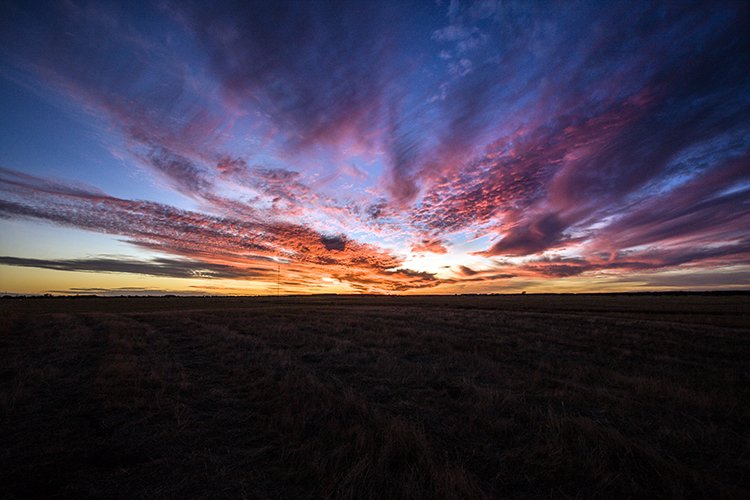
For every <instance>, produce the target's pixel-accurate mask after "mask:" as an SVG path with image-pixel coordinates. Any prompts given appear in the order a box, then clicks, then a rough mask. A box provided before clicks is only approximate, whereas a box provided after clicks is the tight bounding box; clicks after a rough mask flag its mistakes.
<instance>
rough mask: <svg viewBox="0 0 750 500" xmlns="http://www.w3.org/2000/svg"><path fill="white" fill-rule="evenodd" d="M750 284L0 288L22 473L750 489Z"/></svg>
mask: <svg viewBox="0 0 750 500" xmlns="http://www.w3.org/2000/svg"><path fill="white" fill-rule="evenodd" d="M749 311H750V295H728V296H700V295H682V296H665V295H658V296H507V297H503V296H500V297H428V298H404V297H396V298H387V297H385V298H377V297H362V298H353V297H324V298H320V297H319V298H306V299H305V298H283V297H282V298H278V299H277V298H273V299H260V298H254V299H239V298H237V299H227V298H225V299H218V298H213V299H178V298H171V299H170V298H162V299H34V300H32V299H23V300H18V299H13V300H2V301H0V430H1V431H2V432H0V496H2V497H14V496H15V497H29V496H43V497H50V496H62V497H76V498H90V497H106V498H139V497H148V498H162V497H173V498H188V497H193V498H194V497H248V498H295V499H296V498H321V497H331V498H373V499H375V498H378V499H381V498H382V499H385V498H471V499H474V498H485V497H540V496H541V497H555V498H559V497H565V496H572V497H576V496H579V497H591V496H596V497H613V496H614V497H624V496H634V497H653V496H659V497H665V496H667V497H683V496H688V497H694V496H701V497H713V498H715V497H735V498H750V476H749V475H748V472H750V443H749V441H750V438H749V432H748V427H749V426H750V316H749V315H748V312H749Z"/></svg>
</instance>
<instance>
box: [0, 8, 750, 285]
mask: <svg viewBox="0 0 750 500" xmlns="http://www.w3.org/2000/svg"><path fill="white" fill-rule="evenodd" d="M0 110H1V112H0V293H22V294H26V293H34V294H37V293H53V294H54V293H60V294H69V293H76V294H94V293H95V294H103V295H107V294H114V295H119V294H146V293H148V294H160V293H181V294H200V295H202V294H248V295H256V294H260V295H262V294H277V293H281V294H308V293H404V294H441V293H445V294H454V293H517V292H521V291H528V292H530V293H531V292H612V291H658V290H721V289H748V288H750V4H748V2H746V1H736V2H732V1H721V0H712V1H709V2H687V1H678V2H658V1H633V0H630V1H622V2H607V1H603V0H596V1H575V0H572V1H565V2H533V1H526V0H523V1H505V0H503V1H499V0H498V1H495V0H477V1H473V2H472V1H460V0H450V1H449V0H443V1H424V2H416V1H395V0H393V1H383V2H361V1H351V2H336V1H328V2H322V1H315V0H309V1H292V2H283V1H268V2H244V1H241V2H200V1H196V2H189V1H171V0H160V1H154V2H112V3H108V2H106V1H94V2H84V1H80V0H60V1H56V2H34V1H28V0H25V1H21V2H13V1H10V2H3V3H2V5H1V6H0Z"/></svg>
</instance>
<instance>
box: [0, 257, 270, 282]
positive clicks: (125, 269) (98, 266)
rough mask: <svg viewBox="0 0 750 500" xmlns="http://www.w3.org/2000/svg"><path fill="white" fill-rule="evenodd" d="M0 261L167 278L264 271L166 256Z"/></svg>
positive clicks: (250, 274)
mask: <svg viewBox="0 0 750 500" xmlns="http://www.w3.org/2000/svg"><path fill="white" fill-rule="evenodd" d="M0 264H2V265H6V266H19V267H36V268H40V269H53V270H56V271H88V272H104V273H131V274H145V275H149V276H164V277H170V278H201V279H214V278H227V279H250V278H253V277H257V276H262V275H263V274H264V271H265V269H263V268H239V267H237V268H236V267H232V266H226V265H221V264H210V263H205V262H197V261H190V260H184V259H167V258H156V259H152V260H145V261H144V260H134V259H129V258H108V257H99V258H90V259H61V260H49V259H30V258H21V257H7V256H0Z"/></svg>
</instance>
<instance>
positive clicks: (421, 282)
mask: <svg viewBox="0 0 750 500" xmlns="http://www.w3.org/2000/svg"><path fill="white" fill-rule="evenodd" d="M0 174H1V175H0V217H5V218H14V219H19V218H21V219H37V220H44V221H49V222H53V223H56V224H59V225H63V226H68V227H75V228H79V229H85V230H89V231H95V232H101V233H107V234H113V235H118V236H122V237H125V238H126V239H127V241H128V242H129V243H131V244H133V245H136V246H138V247H141V248H145V249H149V250H154V251H159V252H163V253H168V254H170V255H173V256H175V257H176V258H178V259H187V260H188V261H189V262H182V260H161V261H160V260H154V261H152V262H151V265H150V266H148V265H145V264H144V263H138V262H124V263H123V264H121V267H120V269H123V271H121V272H140V271H149V272H164V273H167V272H169V273H173V274H174V273H176V274H183V275H184V274H185V273H188V272H193V271H196V270H197V272H200V271H201V269H203V270H206V273H205V277H216V276H217V275H220V276H222V277H234V278H239V277H247V276H248V275H249V276H259V277H262V269H263V268H265V269H267V270H271V271H273V270H274V269H275V268H276V261H277V260H279V259H284V260H286V261H288V262H290V263H292V265H291V266H290V267H288V268H287V271H288V272H293V273H296V274H299V275H300V279H301V280H302V281H304V282H308V283H310V282H312V283H314V282H317V281H318V280H319V278H320V277H322V276H327V275H328V276H342V278H340V279H341V280H342V281H347V280H348V282H350V283H351V284H353V285H356V286H357V287H359V288H362V287H365V288H367V289H368V290H383V291H387V290H394V289H408V288H416V287H423V286H434V285H435V284H437V282H436V280H435V279H434V278H433V277H432V276H431V275H429V276H428V275H422V274H419V273H416V274H413V273H412V272H411V271H409V270H407V269H400V267H401V263H402V260H401V259H399V258H397V257H395V256H393V255H391V254H390V253H388V252H386V251H383V250H380V249H378V248H376V247H374V246H372V245H367V244H363V243H358V242H355V241H352V240H349V239H346V238H344V237H342V236H327V235H322V234H320V233H318V232H316V231H314V230H312V229H310V228H308V227H306V226H302V225H299V224H291V223H285V222H271V223H269V222H259V221H250V220H247V219H234V218H230V217H219V216H212V215H207V214H202V213H199V212H194V211H189V210H181V209H177V208H174V207H171V206H169V205H165V204H161V203H155V202H148V201H137V200H125V199H121V198H115V197H111V196H108V195H105V194H102V193H99V192H96V193H94V192H88V191H85V190H81V189H77V188H76V189H73V188H68V187H66V186H64V185H55V184H50V183H49V182H47V181H44V180H43V179H38V178H35V177H33V176H29V175H25V174H17V173H15V172H13V171H10V170H7V169H5V170H0ZM8 258H9V259H13V258H12V257H8ZM14 262H16V265H23V263H24V262H27V263H29V262H31V261H24V260H23V259H21V260H15V261H14ZM36 264H39V265H41V264H44V262H38V261H37V262H36ZM46 265H49V266H52V265H53V264H52V263H50V262H48V263H46ZM55 265H57V266H58V267H57V268H62V267H64V266H68V267H71V266H73V267H74V266H78V267H79V269H80V270H84V269H82V267H85V266H87V265H88V266H94V265H95V263H94V262H88V261H75V262H73V261H68V262H62V261H58V262H57V264H55ZM98 265H101V266H104V267H107V266H109V268H108V269H109V270H113V266H116V264H115V263H114V262H111V261H106V262H103V261H101V260H100V261H98ZM250 265H252V266H253V269H249V266H250ZM194 266H200V267H194ZM104 267H103V268H102V269H104ZM71 268H72V267H71ZM230 268H231V270H230ZM124 269H128V270H130V271H125V270H124ZM394 269H399V270H398V271H394ZM91 270H94V269H93V268H92V269H91ZM344 270H345V271H344ZM254 273H258V274H254ZM267 274H268V273H267Z"/></svg>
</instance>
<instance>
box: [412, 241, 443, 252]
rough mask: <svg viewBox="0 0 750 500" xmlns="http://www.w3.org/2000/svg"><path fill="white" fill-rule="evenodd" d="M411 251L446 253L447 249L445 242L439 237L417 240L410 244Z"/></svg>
mask: <svg viewBox="0 0 750 500" xmlns="http://www.w3.org/2000/svg"><path fill="white" fill-rule="evenodd" d="M411 251H412V252H416V253H428V252H429V253H437V254H445V253H448V249H447V248H446V247H445V242H444V241H442V240H440V239H422V240H419V241H417V242H416V243H415V244H414V245H412V247H411Z"/></svg>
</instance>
